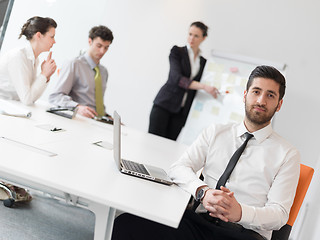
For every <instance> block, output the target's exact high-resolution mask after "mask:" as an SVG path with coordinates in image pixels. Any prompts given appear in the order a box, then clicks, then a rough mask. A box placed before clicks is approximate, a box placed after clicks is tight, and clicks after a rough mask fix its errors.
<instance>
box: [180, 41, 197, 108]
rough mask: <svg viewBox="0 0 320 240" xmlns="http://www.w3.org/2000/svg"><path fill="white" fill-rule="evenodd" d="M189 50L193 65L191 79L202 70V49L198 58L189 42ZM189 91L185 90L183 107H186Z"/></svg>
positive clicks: (191, 64)
mask: <svg viewBox="0 0 320 240" xmlns="http://www.w3.org/2000/svg"><path fill="white" fill-rule="evenodd" d="M187 50H188V56H189V61H190V67H191V75H190V79H193V78H194V77H195V76H196V75H197V74H198V72H199V70H200V56H201V50H200V49H199V52H198V55H197V56H196V58H194V52H193V50H192V48H191V47H190V45H189V44H187ZM187 96H188V93H187V92H185V94H184V96H183V98H182V102H181V107H184V105H185V104H186V100H187Z"/></svg>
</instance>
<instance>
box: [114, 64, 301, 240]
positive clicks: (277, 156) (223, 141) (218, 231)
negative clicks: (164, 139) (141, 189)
mask: <svg viewBox="0 0 320 240" xmlns="http://www.w3.org/2000/svg"><path fill="white" fill-rule="evenodd" d="M284 93H285V78H284V77H283V75H282V74H281V73H280V72H279V71H278V70H276V69H275V68H273V67H269V66H258V67H257V68H255V69H254V70H253V72H252V73H251V75H250V77H249V80H248V83H247V89H246V91H245V93H244V103H245V118H244V121H243V122H242V123H240V124H235V123H230V124H226V125H220V124H219V125H218V124H217V125H215V124H213V125H211V126H210V127H208V128H207V129H206V130H205V131H203V133H202V134H201V135H200V136H199V137H198V139H197V140H196V141H195V142H194V143H193V144H192V145H191V146H190V148H189V149H188V150H187V151H186V152H185V153H184V154H183V156H182V157H181V158H180V159H179V160H178V161H177V162H176V163H174V164H173V165H172V167H171V169H170V172H169V175H170V177H171V178H172V179H173V181H174V182H175V183H176V184H178V185H179V186H180V187H182V188H183V189H185V190H186V191H188V192H189V193H191V194H192V195H193V196H194V197H195V198H196V199H197V200H198V201H200V202H201V204H200V206H199V207H198V209H197V211H196V212H197V213H195V212H193V211H191V210H186V212H185V214H184V216H183V218H182V220H181V223H180V225H179V227H178V229H174V228H170V227H167V226H164V225H161V224H158V223H155V222H151V221H148V220H145V219H142V218H139V217H136V216H133V215H130V214H124V215H122V216H120V217H118V218H117V219H116V221H115V225H114V231H113V237H112V239H113V240H118V239H140V240H141V239H148V238H147V237H146V238H144V236H145V234H146V232H145V231H143V230H145V229H147V232H149V233H150V234H151V233H152V239H183V240H188V239H190V240H191V239H197V240H201V239H202V240H207V239H210V240H211V239H214V240H217V239H223V240H263V239H271V235H272V231H273V230H278V229H280V228H281V227H282V226H283V225H284V224H285V223H286V222H287V220H288V217H289V212H290V208H291V205H292V203H293V199H294V196H295V191H296V187H297V183H298V179H299V167H300V155H299V152H298V151H297V150H296V149H295V148H294V147H293V146H291V145H290V144H289V143H288V142H287V141H286V140H284V139H283V138H282V137H281V136H279V135H278V134H277V133H275V132H274V131H273V130H272V126H271V119H272V117H273V115H274V114H275V112H278V111H279V110H280V108H281V106H282V103H283V96H284ZM246 132H249V133H250V134H252V135H253V137H252V138H251V139H250V140H249V141H248V143H247V146H246V148H245V150H244V152H243V153H242V154H241V156H240V158H239V160H238V162H237V164H236V166H235V167H234V169H233V171H232V173H231V175H230V176H229V178H228V180H227V182H226V183H225V184H224V186H221V187H220V186H219V185H218V186H216V185H217V182H218V180H219V178H220V177H221V175H222V174H223V172H224V171H225V169H226V166H227V165H228V163H229V160H230V158H231V156H232V155H233V153H234V152H235V151H236V150H237V149H238V148H239V146H240V145H241V144H242V143H243V142H244V139H243V136H244V134H245V133H246ZM202 168H203V170H202V174H203V176H204V180H200V179H199V178H198V177H197V174H196V173H197V172H198V171H199V170H201V169H202ZM133 222H134V224H133ZM128 226H129V227H128ZM124 229H125V230H124ZM146 235H147V236H148V234H146ZM149 236H150V235H149Z"/></svg>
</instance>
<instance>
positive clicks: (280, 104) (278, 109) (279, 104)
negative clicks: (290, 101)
mask: <svg viewBox="0 0 320 240" xmlns="http://www.w3.org/2000/svg"><path fill="white" fill-rule="evenodd" d="M282 103H283V99H281V100H280V101H279V103H278V107H277V109H276V111H277V112H279V111H280V108H281V106H282Z"/></svg>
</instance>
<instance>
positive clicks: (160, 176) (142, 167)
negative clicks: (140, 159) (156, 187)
mask: <svg viewBox="0 0 320 240" xmlns="http://www.w3.org/2000/svg"><path fill="white" fill-rule="evenodd" d="M113 119H114V120H113V154H114V160H115V162H116V165H117V167H118V169H119V171H120V172H121V173H124V174H129V175H132V176H135V177H139V178H143V179H147V180H150V181H154V182H158V183H162V184H166V185H171V184H173V182H172V181H171V179H170V178H169V177H168V175H167V173H166V172H165V171H164V170H163V169H161V168H158V167H154V166H150V165H146V164H141V163H137V162H133V161H130V160H126V159H121V118H120V116H119V114H118V113H117V112H116V111H114V114H113Z"/></svg>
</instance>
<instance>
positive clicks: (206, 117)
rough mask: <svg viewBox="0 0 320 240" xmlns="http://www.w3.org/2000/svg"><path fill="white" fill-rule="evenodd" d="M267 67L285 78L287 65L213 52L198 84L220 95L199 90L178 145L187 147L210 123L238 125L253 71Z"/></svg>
mask: <svg viewBox="0 0 320 240" xmlns="http://www.w3.org/2000/svg"><path fill="white" fill-rule="evenodd" d="M258 65H270V66H273V67H275V68H277V69H278V70H279V71H280V72H282V73H283V74H284V71H285V68H286V65H285V64H279V63H275V62H271V61H267V60H262V59H256V58H251V57H248V56H241V55H235V54H229V53H223V52H221V51H214V50H213V51H212V53H211V56H210V58H209V59H208V61H207V64H206V66H205V69H204V72H203V75H202V78H201V80H200V82H202V83H204V84H207V85H210V86H214V87H216V88H217V89H218V90H219V91H220V93H221V94H220V95H219V96H218V98H217V99H214V98H213V97H212V96H211V95H209V94H208V93H206V92H205V91H204V90H198V91H197V94H196V96H195V98H194V100H193V103H192V106H191V109H190V112H189V115H188V118H187V121H186V124H185V126H184V128H183V129H182V131H181V133H180V135H179V137H178V139H177V141H178V142H181V143H184V144H187V145H190V144H191V143H192V142H193V141H194V140H195V139H196V138H197V136H198V135H199V134H200V133H201V132H202V130H203V129H204V128H206V127H207V126H209V125H210V124H212V123H229V122H241V121H243V118H244V113H245V111H244V102H243V93H244V90H245V89H246V84H247V80H248V78H249V75H250V73H251V72H252V70H253V69H254V68H255V67H256V66H258Z"/></svg>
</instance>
